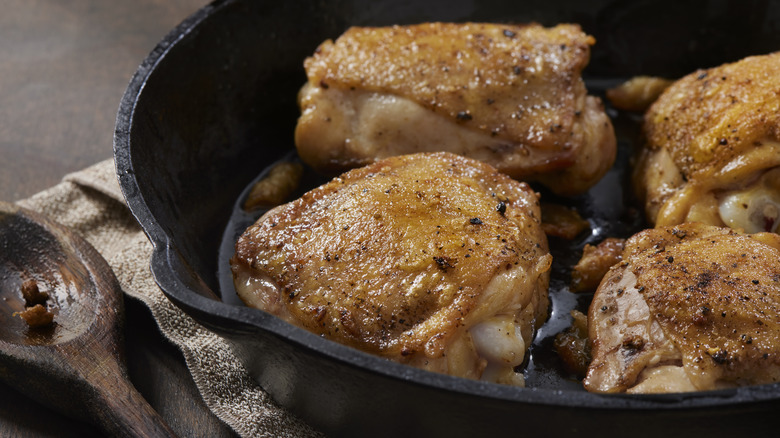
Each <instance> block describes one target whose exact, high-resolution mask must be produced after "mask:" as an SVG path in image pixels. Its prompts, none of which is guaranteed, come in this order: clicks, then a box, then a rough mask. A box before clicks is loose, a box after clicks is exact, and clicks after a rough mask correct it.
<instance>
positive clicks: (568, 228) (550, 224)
mask: <svg viewBox="0 0 780 438" xmlns="http://www.w3.org/2000/svg"><path fill="white" fill-rule="evenodd" d="M542 229H543V230H544V233H545V234H547V236H548V237H549V236H555V237H560V238H561V239H566V240H571V239H574V238H575V237H577V236H578V235H579V234H580V233H582V232H583V231H585V230H587V229H590V222H588V221H587V220H585V219H583V218H582V216H580V213H579V212H578V211H577V209H576V208H574V207H566V206H564V205H560V204H550V203H544V204H542Z"/></svg>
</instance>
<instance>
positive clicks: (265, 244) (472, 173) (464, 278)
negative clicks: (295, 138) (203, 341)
mask: <svg viewBox="0 0 780 438" xmlns="http://www.w3.org/2000/svg"><path fill="white" fill-rule="evenodd" d="M551 261H552V257H551V256H550V254H549V251H548V248H547V241H546V237H545V235H544V232H543V231H542V228H541V224H540V209H539V203H538V199H537V197H536V194H535V193H534V192H533V191H532V190H531V189H530V188H529V187H528V186H527V185H526V184H525V183H520V182H517V181H514V180H512V179H511V178H509V177H508V176H506V175H503V174H501V173H499V172H497V171H496V170H495V169H493V168H492V167H490V166H489V165H487V164H484V163H482V162H479V161H475V160H471V159H467V158H464V157H460V156H456V155H454V154H449V153H421V154H412V155H404V156H398V157H392V158H388V159H385V160H380V161H377V162H375V163H373V164H370V165H368V166H366V167H362V168H358V169H354V170H352V171H349V172H347V173H346V174H343V175H342V176H340V177H337V178H335V179H334V180H332V181H330V182H329V183H327V184H325V185H323V186H320V187H318V188H316V189H314V190H312V191H310V192H308V193H306V194H305V195H303V197H301V198H299V199H298V200H295V201H293V202H291V203H288V204H284V205H281V206H279V207H276V208H274V209H273V210H270V211H269V212H268V213H266V214H265V215H263V217H261V218H260V219H259V220H258V221H257V222H256V223H255V224H254V225H252V226H251V227H249V228H248V229H247V230H246V232H245V233H244V234H243V235H242V236H241V237H240V238H239V240H238V242H237V244H236V254H235V256H234V257H233V258H232V260H231V264H232V269H233V274H234V280H235V285H236V289H237V291H238V293H239V296H240V297H241V298H242V299H243V300H244V302H246V303H247V304H248V305H250V306H254V307H257V308H260V309H263V310H265V311H267V312H269V313H272V314H274V315H277V316H279V317H280V318H282V319H283V320H285V321H288V322H291V323H293V324H296V325H299V326H301V327H304V328H306V329H308V330H310V331H312V332H314V333H316V334H319V335H322V336H325V337H327V338H329V339H332V340H335V341H338V342H341V343H344V344H346V345H349V346H352V347H356V348H358V349H361V350H363V351H366V352H369V353H373V354H377V355H380V356H383V357H385V358H388V359H392V360H395V361H399V362H402V363H407V364H410V365H413V366H417V367H420V368H423V369H426V370H431V371H436V372H441V373H447V374H451V375H455V376H460V377H467V378H473V379H482V380H488V381H493V382H499V383H507V384H515V385H522V384H523V376H522V373H518V372H515V368H516V367H518V366H519V365H521V364H522V363H523V359H524V355H525V351H526V348H527V347H528V346H529V345H530V342H531V340H532V337H533V332H534V330H535V329H536V328H538V326H540V325H541V323H542V322H543V321H544V320H545V319H546V318H547V306H548V299H547V285H548V281H549V270H550V265H551Z"/></svg>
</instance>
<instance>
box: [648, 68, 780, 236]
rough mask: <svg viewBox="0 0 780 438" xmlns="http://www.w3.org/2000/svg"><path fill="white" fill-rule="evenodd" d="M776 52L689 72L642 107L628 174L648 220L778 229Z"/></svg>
mask: <svg viewBox="0 0 780 438" xmlns="http://www.w3.org/2000/svg"><path fill="white" fill-rule="evenodd" d="M778 71H780V53H774V54H770V55H764V56H754V57H749V58H745V59H743V60H741V61H739V62H735V63H732V64H726V65H723V66H720V67H716V68H711V69H709V70H700V71H697V72H695V73H692V74H690V75H688V76H686V77H684V78H682V79H680V80H679V81H678V82H676V83H675V84H674V85H672V86H671V87H669V88H668V89H667V90H666V91H665V92H664V93H663V94H662V95H661V97H659V98H658V100H657V101H656V102H655V103H654V104H653V105H652V106H651V107H650V110H649V111H648V112H647V114H646V115H645V122H644V135H645V137H646V147H645V148H644V150H643V151H642V152H641V155H640V158H639V160H638V166H637V167H636V172H635V174H634V180H635V186H636V187H637V188H638V192H639V193H638V194H639V196H640V197H641V198H642V199H644V202H645V211H646V213H647V218H648V220H649V221H650V222H652V223H654V224H655V225H658V226H664V225H674V224H679V223H683V222H703V223H707V224H711V225H719V226H729V227H732V228H741V229H744V230H745V231H747V232H749V233H754V232H759V231H776V230H777V226H778V222H780V221H779V220H778V219H779V218H780V167H779V166H780V129H779V128H780V111H778V108H780V93H778V90H780V75H778Z"/></svg>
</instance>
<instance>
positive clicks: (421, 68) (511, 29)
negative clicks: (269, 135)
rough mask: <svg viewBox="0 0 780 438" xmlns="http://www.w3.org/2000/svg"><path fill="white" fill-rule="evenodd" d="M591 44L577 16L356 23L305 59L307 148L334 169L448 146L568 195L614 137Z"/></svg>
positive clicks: (596, 168)
mask: <svg viewBox="0 0 780 438" xmlns="http://www.w3.org/2000/svg"><path fill="white" fill-rule="evenodd" d="M593 43H594V39H593V38H592V37H591V36H588V35H586V34H585V33H584V32H582V30H581V29H580V28H579V26H576V25H558V26H556V27H553V28H544V27H542V26H540V25H537V24H532V25H525V26H518V25H498V24H483V23H465V24H452V23H425V24H419V25H411V26H392V27H380V28H366V27H353V28H350V29H349V30H347V31H346V32H345V33H344V34H343V35H342V36H341V37H339V38H338V39H337V40H336V41H335V42H333V41H330V40H328V41H325V42H324V43H323V44H322V45H320V47H319V48H317V50H316V52H315V53H314V55H313V56H311V57H310V58H308V59H306V61H305V67H306V73H307V75H308V83H307V84H306V85H305V86H304V87H303V89H302V90H301V93H300V96H299V101H300V106H301V110H302V115H301V117H300V119H299V122H298V126H297V128H296V144H297V147H298V151H299V154H300V156H301V158H302V159H303V160H304V161H306V162H307V163H308V164H310V165H311V166H312V167H314V168H316V169H318V170H320V171H322V172H324V173H333V172H340V171H343V170H346V169H348V168H351V167H355V166H359V165H364V164H367V163H370V162H371V161H373V160H375V159H377V158H384V157H388V156H392V155H400V154H404V153H412V152H420V151H431V152H432V151H441V150H445V151H449V152H453V153H457V154H460V155H465V156H469V157H471V158H475V159H479V160H482V161H486V162H488V163H490V164H491V165H493V166H494V167H496V168H497V169H498V170H500V171H502V172H505V173H507V174H509V175H510V176H512V177H514V178H516V179H520V180H537V181H541V182H542V183H544V184H546V185H547V186H549V187H550V188H551V189H552V190H554V191H556V192H558V193H560V194H573V193H580V192H583V191H585V190H587V188H588V187H590V186H592V185H593V184H595V183H596V182H597V181H598V180H599V179H600V178H601V177H602V176H603V175H604V173H605V172H606V171H607V170H608V169H609V167H611V165H612V163H613V162H614V159H615V147H616V142H615V135H614V131H613V128H612V125H611V122H610V120H609V118H608V117H607V116H606V114H605V113H604V111H603V108H602V105H601V102H600V101H599V100H598V99H597V98H595V97H590V96H587V95H586V94H587V91H586V89H585V85H584V82H583V81H582V79H581V77H580V75H581V72H582V70H583V69H584V68H585V66H586V65H587V63H588V61H589V57H590V46H591V45H592V44H593Z"/></svg>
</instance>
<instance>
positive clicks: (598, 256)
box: [569, 237, 625, 293]
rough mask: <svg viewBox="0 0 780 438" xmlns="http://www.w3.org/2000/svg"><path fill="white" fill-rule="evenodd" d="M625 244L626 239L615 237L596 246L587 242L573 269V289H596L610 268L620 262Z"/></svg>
mask: <svg viewBox="0 0 780 438" xmlns="http://www.w3.org/2000/svg"><path fill="white" fill-rule="evenodd" d="M624 244H625V240H624V239H618V238H615V237H609V238H606V239H604V240H603V241H602V242H601V243H599V244H598V245H595V246H594V245H590V244H586V245H585V248H583V249H582V257H580V260H579V261H578V262H577V264H576V265H574V268H573V269H572V271H571V285H570V286H569V288H570V289H571V291H572V292H576V293H579V292H593V291H595V290H596V288H597V287H598V286H599V283H601V279H602V278H604V275H606V273H607V271H609V268H611V267H612V266H613V265H615V264H617V263H619V262H620V260H621V257H622V255H623V245H624Z"/></svg>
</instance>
